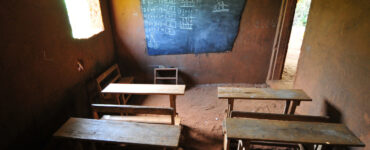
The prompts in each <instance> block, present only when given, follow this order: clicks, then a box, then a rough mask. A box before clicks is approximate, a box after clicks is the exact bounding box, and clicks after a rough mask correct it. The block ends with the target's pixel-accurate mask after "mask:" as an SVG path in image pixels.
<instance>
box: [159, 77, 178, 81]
mask: <svg viewBox="0 0 370 150" xmlns="http://www.w3.org/2000/svg"><path fill="white" fill-rule="evenodd" d="M156 79H157V80H176V79H177V77H156Z"/></svg>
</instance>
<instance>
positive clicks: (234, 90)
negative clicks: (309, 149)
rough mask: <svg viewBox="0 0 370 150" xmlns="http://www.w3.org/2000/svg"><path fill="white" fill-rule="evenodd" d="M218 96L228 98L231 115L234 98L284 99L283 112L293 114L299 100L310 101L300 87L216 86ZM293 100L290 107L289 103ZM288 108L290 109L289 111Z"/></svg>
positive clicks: (229, 114) (228, 114) (229, 113)
mask: <svg viewBox="0 0 370 150" xmlns="http://www.w3.org/2000/svg"><path fill="white" fill-rule="evenodd" d="M218 98H220V99H228V111H227V116H228V117H231V111H232V110H233V105H234V99H249V100H251V99H253V100H285V101H286V105H285V110H284V114H288V113H289V114H294V112H295V109H296V107H297V106H298V105H299V104H300V102H301V101H312V99H311V98H310V97H308V96H307V94H306V93H305V92H304V91H302V90H300V89H270V88H241V87H218ZM291 102H293V104H292V106H291V108H290V103H291ZM289 108H290V111H289Z"/></svg>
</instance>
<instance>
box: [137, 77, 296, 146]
mask: <svg viewBox="0 0 370 150" xmlns="http://www.w3.org/2000/svg"><path fill="white" fill-rule="evenodd" d="M218 86H240V87H265V85H248V84H242V85H217V84H211V85H198V86H195V87H191V88H189V87H187V90H186V92H185V95H184V96H178V97H177V100H176V102H177V112H178V114H179V116H180V118H181V125H182V127H183V128H182V138H181V142H180V147H181V148H182V149H185V150H193V149H194V150H221V149H222V144H223V134H222V121H223V120H224V118H225V116H226V113H225V112H226V106H227V101H226V100H221V99H218V98H217V87H218ZM130 101H131V103H135V104H141V105H147V106H169V98H168V96H158V95H155V96H147V97H144V96H134V97H133V99H131V100H130ZM284 105H285V102H283V101H281V102H276V101H256V100H255V101H245V100H244V101H243V100H236V101H235V102H234V109H235V110H243V111H250V112H270V113H282V112H283V108H284ZM298 109H299V107H298ZM254 148H255V149H284V148H278V147H256V146H255V147H254Z"/></svg>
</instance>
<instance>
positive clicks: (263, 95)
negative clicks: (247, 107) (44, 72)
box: [218, 87, 312, 101]
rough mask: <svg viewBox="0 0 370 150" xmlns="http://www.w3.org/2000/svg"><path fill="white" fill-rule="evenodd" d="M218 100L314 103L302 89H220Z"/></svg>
mask: <svg viewBox="0 0 370 150" xmlns="http://www.w3.org/2000/svg"><path fill="white" fill-rule="evenodd" d="M218 98H221V99H229V98H235V99H255V100H298V101H312V99H311V98H310V97H309V96H307V94H306V93H305V92H304V91H303V90H300V89H271V88H240V87H218Z"/></svg>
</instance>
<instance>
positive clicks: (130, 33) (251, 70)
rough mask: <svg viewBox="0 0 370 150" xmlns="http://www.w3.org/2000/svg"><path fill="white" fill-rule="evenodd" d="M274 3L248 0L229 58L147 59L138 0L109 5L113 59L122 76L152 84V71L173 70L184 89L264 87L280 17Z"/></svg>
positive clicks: (274, 0)
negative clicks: (203, 85) (240, 85)
mask: <svg viewBox="0 0 370 150" xmlns="http://www.w3.org/2000/svg"><path fill="white" fill-rule="evenodd" d="M280 3H281V2H280V1H278V0H248V2H247V3H246V7H245V9H244V13H243V16H242V20H241V26H240V31H239V35H238V37H237V39H236V41H235V44H234V48H233V49H232V52H230V53H209V54H199V55H194V54H186V55H166V56H148V54H147V52H146V50H145V48H146V42H145V34H144V25H143V17H142V14H141V10H140V0H112V15H113V20H114V25H115V34H116V35H115V38H116V43H117V50H118V52H117V54H118V55H117V56H118V58H119V62H120V63H121V65H120V66H121V67H122V68H121V70H122V72H123V74H125V73H126V74H132V75H134V76H135V77H136V78H137V79H138V81H139V82H152V80H153V79H152V78H153V67H155V66H157V65H166V66H175V67H179V69H180V72H181V74H180V76H181V78H182V79H180V82H181V80H183V82H185V83H187V84H199V83H264V82H265V79H266V76H267V71H268V67H269V61H270V56H271V51H272V44H273V39H274V35H275V30H276V24H277V20H278V15H279V8H280Z"/></svg>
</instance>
